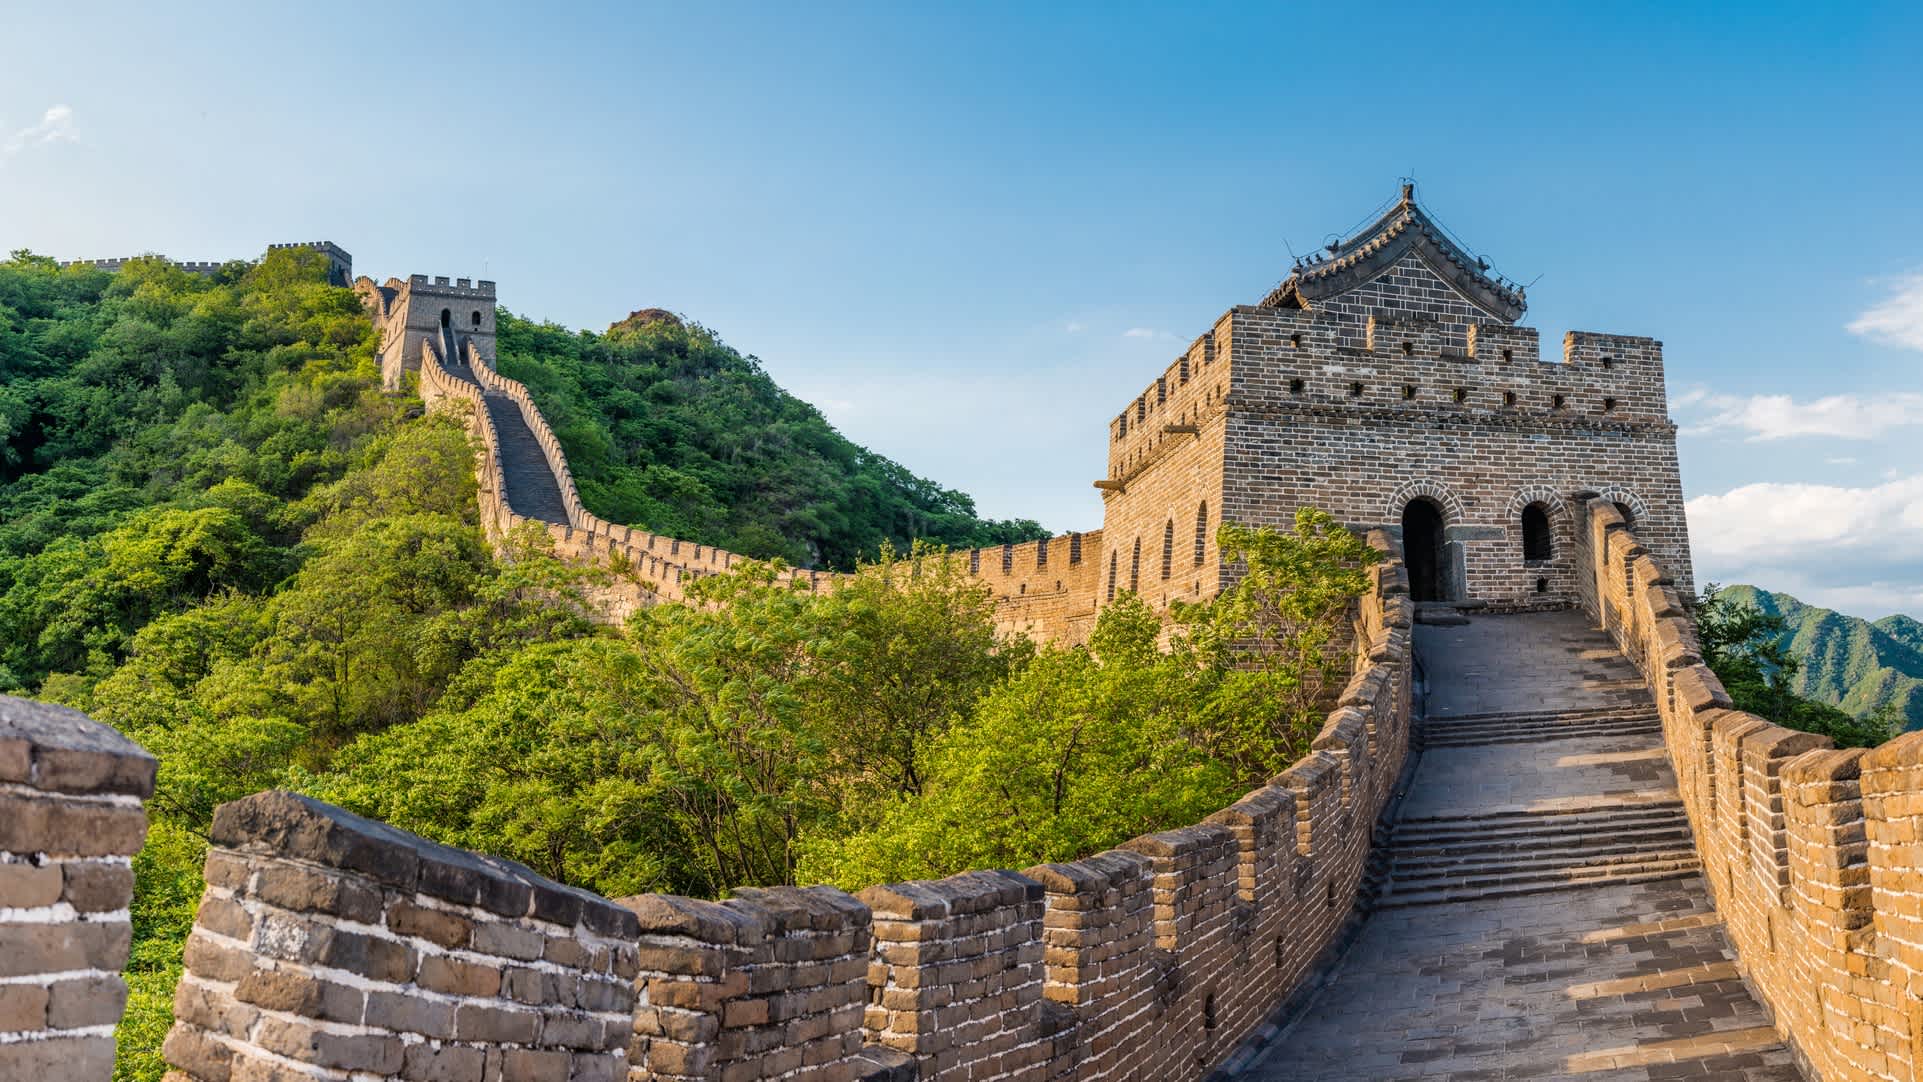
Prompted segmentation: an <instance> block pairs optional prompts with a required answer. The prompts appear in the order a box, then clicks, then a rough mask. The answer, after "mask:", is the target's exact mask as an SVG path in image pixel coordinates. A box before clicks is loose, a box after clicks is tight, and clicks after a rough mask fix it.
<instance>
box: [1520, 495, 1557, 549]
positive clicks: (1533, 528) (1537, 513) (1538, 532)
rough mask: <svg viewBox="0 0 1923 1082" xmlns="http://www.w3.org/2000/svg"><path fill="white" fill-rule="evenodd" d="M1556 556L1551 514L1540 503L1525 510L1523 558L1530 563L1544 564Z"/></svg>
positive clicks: (1523, 520)
mask: <svg viewBox="0 0 1923 1082" xmlns="http://www.w3.org/2000/svg"><path fill="white" fill-rule="evenodd" d="M1555 554H1556V546H1555V542H1554V540H1552V539H1551V537H1550V534H1549V512H1548V511H1547V510H1545V509H1544V508H1543V506H1542V504H1539V503H1532V504H1530V505H1529V506H1527V507H1525V508H1523V509H1522V558H1523V559H1524V560H1526V561H1528V562H1529V563H1542V562H1544V561H1546V560H1548V559H1550V558H1551V557H1553V556H1555Z"/></svg>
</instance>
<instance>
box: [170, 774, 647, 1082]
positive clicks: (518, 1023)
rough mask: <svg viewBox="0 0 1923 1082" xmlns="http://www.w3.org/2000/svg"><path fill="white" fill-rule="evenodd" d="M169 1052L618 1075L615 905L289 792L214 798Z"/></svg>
mask: <svg viewBox="0 0 1923 1082" xmlns="http://www.w3.org/2000/svg"><path fill="white" fill-rule="evenodd" d="M212 841H213V843H214V845H213V848H212V849H211V850H210V851H209V853H208V857H207V866H206V879H207V888H206V893H205V894H204V895H203V896H202V898H201V903H200V909H199V912H198V914H197V915H196V917H195V921H194V929H193V933H192V935H191V936H190V937H189V939H188V941H187V948H186V959H185V960H186V972H185V974H184V975H183V976H182V978H181V981H180V984H179V986H178V988H177V990H176V993H175V1000H174V1016H175V1023H174V1027H173V1029H172V1031H171V1032H170V1033H169V1034H168V1036H167V1040H166V1044H165V1046H164V1049H163V1050H164V1053H165V1055H166V1057H167V1061H168V1062H169V1063H170V1064H171V1065H172V1066H173V1067H174V1069H175V1070H174V1073H173V1074H172V1075H170V1078H171V1079H176V1080H179V1082H228V1080H230V1079H231V1080H234V1082H243V1080H248V1079H279V1078H288V1079H300V1080H302V1082H308V1080H314V1082H325V1080H336V1082H356V1080H361V1079H367V1078H387V1079H405V1080H410V1082H413V1080H419V1082H428V1080H460V1082H470V1080H471V1082H481V1080H482V1079H493V1078H516V1079H540V1080H549V1079H552V1080H555V1082H620V1080H621V1079H622V1078H623V1077H624V1075H625V1074H626V1068H627V1045H628V1039H629V1035H630V1032H631V1030H632V1027H633V1010H634V987H635V986H634V979H635V976H636V974H637V972H638V952H637V946H636V944H637V943H638V942H639V931H638V928H639V926H638V923H637V922H636V920H635V917H634V915H633V914H632V913H630V912H629V911H628V910H626V909H624V908H622V907H620V906H618V905H616V904H615V903H613V902H610V901H608V900H607V899H605V898H601V897H598V896H596V895H593V894H589V893H588V892H585V891H581V890H576V889H573V888H570V887H565V886H562V885H561V884H558V883H554V882H552V881H550V880H546V879H543V878H541V877H540V876H538V875H536V874H534V873H533V872H532V871H530V870H528V869H527V868H525V867H523V866H521V865H519V864H515V863H514V862H512V861H506V860H501V859H499V858H494V857H487V856H481V855H477V854H474V853H469V852H466V851H464V850H459V849H453V848H450V847H448V846H443V845H437V844H435V843H432V842H428V841H426V840H425V839H421V838H418V837H416V836H414V835H411V834H408V833H406V832H404V831H400V830H396V829H394V828H392V827H389V826H386V825H384V824H381V823H376V822H373V821H372V820H367V819H362V818H360V817H359V816H355V815H352V814H351V813H348V812H345V811H342V810H341V809H338V808H334V807H331V806H329V805H326V804H323V803H321V802H319V801H316V800H312V799H311V798H307V797H301V796H297V795H295V794H291V793H284V792H266V793H260V794H256V795H255V796H251V797H248V798H246V799H244V800H240V801H235V802H233V803H231V804H225V805H222V806H221V807H220V808H219V809H217V810H216V812H215V815H214V825H213V831H212Z"/></svg>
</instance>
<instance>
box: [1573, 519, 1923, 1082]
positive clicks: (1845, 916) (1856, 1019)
mask: <svg viewBox="0 0 1923 1082" xmlns="http://www.w3.org/2000/svg"><path fill="white" fill-rule="evenodd" d="M1579 521H1580V522H1581V523H1582V524H1583V527H1584V528H1583V530H1582V531H1581V532H1580V533H1579V535H1578V541H1579V546H1580V551H1579V566H1580V568H1581V569H1582V571H1583V582H1582V584H1581V591H1580V592H1581V596H1582V599H1583V603H1584V605H1585V606H1586V607H1587V608H1588V610H1589V611H1590V612H1591V613H1592V614H1593V615H1595V616H1596V618H1597V619H1598V620H1599V622H1600V623H1601V624H1602V626H1603V627H1605V628H1606V629H1608V631H1609V632H1610V634H1611V635H1612V636H1613V637H1614V638H1615V640H1616V641H1617V643H1618V644H1619V645H1620V646H1621V647H1622V649H1623V652H1624V653H1625V654H1626V655H1628V656H1629V657H1630V658H1631V659H1632V660H1634V661H1635V662H1636V664H1637V666H1638V667H1639V668H1640V669H1641V670H1642V672H1643V674H1644V676H1645V677H1646V678H1647V679H1648V680H1649V684H1650V687H1651V689H1652V690H1653V691H1654V693H1655V697H1656V701H1657V705H1658V707H1659V709H1660V710H1661V713H1662V718H1663V727H1664V734H1665V743H1666V745H1667V747H1668V751H1669V758H1670V761H1671V763H1672V765H1673V766H1674V767H1675V771H1676V778H1677V785H1678V788H1679V790H1680V791H1681V794H1682V800H1683V803H1684V805H1685V806H1686V807H1687V809H1688V812H1689V818H1690V823H1691V825H1692V827H1693V828H1694V830H1695V834H1696V847H1697V850H1698V852H1699V853H1700V855H1701V857H1702V862H1703V875H1704V878H1705V879H1706V880H1707V881H1708V883H1709V888H1710V893H1711V894H1712V896H1713V897H1714V899H1715V903H1716V909H1717V911H1718V913H1719V914H1720V915H1721V916H1722V918H1723V920H1724V922H1725V928H1726V930H1727V932H1728V935H1729V937H1730V939H1731V941H1732V942H1733V943H1734V944H1735V947H1736V951H1737V954H1738V956H1739V958H1740V961H1741V965H1742V969H1743V973H1744V976H1745V978H1746V979H1747V980H1748V982H1749V984H1750V986H1751V988H1752V989H1753V990H1754V991H1755V992H1756V993H1757V996H1758V997H1759V998H1760V999H1761V1000H1762V1001H1763V1002H1764V1003H1765V1004H1766V1005H1767V1006H1768V1007H1769V1009H1770V1011H1771V1012H1772V1013H1773V1015H1774V1017H1775V1024H1776V1028H1777V1031H1778V1032H1779V1033H1781V1034H1782V1035H1783V1037H1784V1039H1785V1040H1786V1041H1787V1042H1788V1043H1789V1044H1790V1045H1791V1047H1792V1048H1793V1049H1794V1050H1795V1051H1796V1053H1797V1055H1798V1057H1799V1059H1800V1060H1801V1061H1802V1063H1803V1065H1804V1067H1805V1069H1806V1071H1807V1073H1808V1074H1809V1075H1810V1076H1811V1077H1812V1078H1814V1079H1819V1080H1821V1082H1866V1080H1871V1079H1878V1080H1901V1082H1909V1080H1911V1079H1914V1078H1916V1077H1919V1075H1918V1071H1919V1068H1920V1067H1923V733H1906V734H1904V735H1902V736H1899V737H1897V738H1896V739H1894V740H1891V741H1890V742H1889V743H1887V744H1884V745H1883V746H1881V747H1878V748H1874V749H1868V750H1865V749H1860V748H1858V749H1848V750H1836V749H1834V748H1833V747H1832V746H1831V743H1830V741H1829V739H1828V738H1827V737H1820V736H1814V735H1811V734H1809V733H1800V732H1793V731H1791V730H1789V729H1785V728H1783V727H1781V726H1779V725H1774V724H1771V723H1769V722H1767V721H1764V720H1763V719H1761V718H1758V717H1756V716H1754V715H1752V714H1746V713H1742V712H1740V711H1737V710H1734V709H1732V708H1731V702H1730V699H1729V696H1728V694H1727V692H1725V690H1724V689H1723V687H1722V684H1721V683H1720V682H1719V681H1718V680H1717V679H1716V677H1715V675H1714V674H1713V673H1711V672H1710V670H1709V668H1708V667H1707V666H1706V665H1704V664H1703V662H1702V655H1701V650H1700V642H1699V640H1698V638H1697V633H1696V629H1695V625H1694V623H1693V622H1692V620H1691V619H1690V616H1689V613H1688V611H1687V609H1686V607H1685V604H1684V601H1685V597H1686V591H1685V590H1684V589H1682V588H1681V585H1680V584H1679V583H1677V582H1676V581H1674V579H1673V578H1672V577H1671V576H1670V575H1669V574H1668V573H1667V571H1666V570H1665V569H1664V567H1663V565H1662V564H1661V563H1660V562H1659V561H1658V560H1657V559H1655V558H1654V556H1653V555H1652V553H1651V552H1650V550H1649V549H1648V548H1646V547H1645V546H1644V545H1643V543H1642V542H1641V541H1640V540H1639V539H1638V537H1637V534H1636V532H1635V531H1634V530H1632V529H1631V528H1629V527H1628V526H1627V525H1626V524H1625V523H1624V521H1623V518H1622V516H1621V514H1620V513H1618V511H1617V510H1616V509H1615V508H1614V507H1613V506H1611V505H1610V503H1609V502H1608V501H1606V500H1600V499H1599V500H1595V501H1592V502H1591V503H1590V504H1589V505H1588V506H1587V507H1586V508H1585V509H1583V510H1582V512H1581V514H1580V515H1579Z"/></svg>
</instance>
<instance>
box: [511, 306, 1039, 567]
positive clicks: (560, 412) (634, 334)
mask: <svg viewBox="0 0 1923 1082" xmlns="http://www.w3.org/2000/svg"><path fill="white" fill-rule="evenodd" d="M499 328H500V354H501V356H500V361H499V365H500V370H501V372H502V373H504V374H506V375H509V376H512V377H514V378H515V379H518V380H520V381H521V382H523V383H525V384H527V386H528V390H529V391H530V392H531V393H532V394H533V395H534V399H535V402H536V404H538V405H539V406H540V407H541V412H542V414H543V415H545V416H546V417H547V419H548V423H549V424H551V425H553V426H554V433H555V435H556V436H557V437H559V438H560V440H561V445H562V446H563V447H564V448H566V450H567V453H568V467H569V469H570V470H572V471H573V473H574V479H575V483H576V484H577V485H578V486H579V487H580V490H581V500H582V502H583V503H585V504H587V507H588V510H590V511H593V512H594V513H595V514H597V515H600V516H601V517H602V518H605V519H607V520H609V521H611V522H623V523H628V524H630V525H639V526H646V527H647V528H648V529H650V530H653V531H654V532H656V533H661V534H667V535H669V536H671V537H679V538H683V539H685V540H689V541H699V542H701V543H703V544H707V545H717V546H719V547H721V548H725V549H728V550H730V551H733V552H738V553H741V554H742V555H744V556H754V557H758V558H764V559H766V558H771V557H777V556H778V557H781V558H782V559H784V560H786V561H788V562H789V563H791V564H795V565H798V566H801V567H829V568H834V569H836V570H840V571H851V570H853V569H854V567H855V565H856V563H857V562H858V561H859V560H861V559H864V558H866V559H872V558H874V556H875V555H876V553H877V550H878V548H879V546H880V543H881V542H882V541H884V540H885V541H891V542H893V543H894V545H895V546H896V547H897V548H902V549H905V548H906V547H907V545H908V544H909V542H910V541H911V540H913V539H915V538H925V539H927V540H931V541H936V542H939V543H941V544H943V545H946V546H948V547H950V548H975V547H979V546H985V545H997V544H1002V543H1004V542H1019V541H1030V540H1034V539H1037V538H1042V537H1046V536H1048V534H1047V532H1046V531H1044V530H1043V529H1042V528H1041V527H1040V526H1038V525H1036V524H1035V523H1034V522H1030V521H1025V520H1024V521H1014V522H1004V521H985V520H983V519H981V518H978V517H977V516H976V514H975V503H974V501H973V500H971V499H970V498H969V497H968V496H967V495H966V494H964V493H961V492H957V491H955V490H954V489H950V488H944V487H942V486H941V485H938V484H936V483H935V482H933V481H929V480H927V479H925V478H921V477H917V476H915V475H914V474H913V473H911V472H910V471H908V470H907V469H906V468H904V467H902V466H901V465H900V464H899V463H896V462H893V461H891V460H889V459H887V458H884V457H883V456H881V455H878V454H875V453H874V452H873V451H870V450H868V449H867V448H865V447H861V446H859V445H857V444H855V443H853V442H851V441H850V440H848V439H847V438H846V437H844V436H843V435H842V434H841V433H839V432H836V431H835V430H834V428H833V426H831V425H829V423H828V422H827V420H826V419H825V418H823V417H822V415H821V411H819V410H817V409H815V407H813V406H811V405H809V404H808V403H806V402H803V401H801V400H800V399H798V398H796V397H794V396H793V395H791V394H789V393H788V392H786V391H784V390H782V389H781V388H780V387H779V386H777V385H776V384H775V382H774V380H772V379H770V378H768V374H767V373H766V372H765V371H763V370H762V367H761V363H760V362H759V361H757V360H755V359H754V358H753V357H745V356H743V355H741V354H740V353H738V352H736V351H735V350H733V349H731V348H729V347H728V346H727V345H725V344H724V343H722V342H721V341H720V340H719V339H718V338H716V337H715V335H714V333H713V332H712V331H709V330H707V329H705V328H703V327H700V326H695V325H688V324H684V323H682V321H681V320H679V319H677V318H676V317H674V316H673V315H671V314H669V313H667V312H662V311H660V310H658V309H648V310H644V311H642V312H637V313H635V314H634V315H632V316H630V317H628V318H627V319H625V320H622V321H621V322H620V323H617V324H615V325H614V326H613V327H610V328H609V329H608V330H607V332H606V333H604V334H593V333H589V332H586V331H582V332H578V333H577V332H573V331H569V330H567V329H565V328H563V327H559V326H556V325H554V324H552V323H536V322H533V321H531V320H527V319H522V318H520V317H518V316H514V315H511V314H509V313H507V312H505V311H504V312H502V313H501V318H500V324H499Z"/></svg>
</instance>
